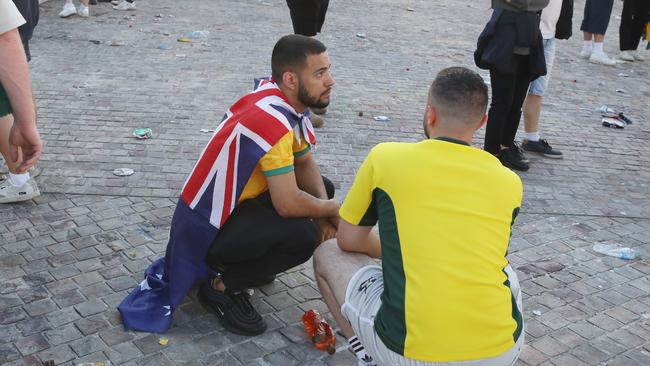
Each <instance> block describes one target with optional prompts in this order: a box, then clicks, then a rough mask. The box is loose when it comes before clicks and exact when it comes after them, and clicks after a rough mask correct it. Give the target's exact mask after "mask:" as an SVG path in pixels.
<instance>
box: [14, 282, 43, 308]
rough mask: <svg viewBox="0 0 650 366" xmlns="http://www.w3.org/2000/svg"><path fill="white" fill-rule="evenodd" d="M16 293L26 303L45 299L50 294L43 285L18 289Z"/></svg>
mask: <svg viewBox="0 0 650 366" xmlns="http://www.w3.org/2000/svg"><path fill="white" fill-rule="evenodd" d="M16 293H17V294H18V296H19V297H20V298H21V299H22V300H23V301H24V302H25V303H26V304H29V303H31V302H33V301H37V300H43V299H47V298H48V297H49V296H50V294H49V293H48V292H47V290H46V289H45V287H43V286H36V287H30V288H28V289H25V290H20V291H18V292H16Z"/></svg>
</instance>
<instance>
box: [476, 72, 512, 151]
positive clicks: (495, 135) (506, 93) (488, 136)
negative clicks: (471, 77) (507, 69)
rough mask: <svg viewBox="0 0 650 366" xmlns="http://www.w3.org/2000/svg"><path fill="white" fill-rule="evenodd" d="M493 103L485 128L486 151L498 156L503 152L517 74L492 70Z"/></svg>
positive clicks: (491, 103)
mask: <svg viewBox="0 0 650 366" xmlns="http://www.w3.org/2000/svg"><path fill="white" fill-rule="evenodd" d="M490 84H491V85H492V101H491V102H490V111H489V112H488V121H487V126H486V128H485V142H484V147H483V148H484V150H485V151H487V152H489V153H492V154H494V155H497V154H498V153H499V151H500V150H501V137H502V135H503V129H504V126H505V125H506V119H507V118H508V113H509V112H510V108H511V106H512V101H513V98H514V90H515V88H514V86H515V74H514V73H501V72H499V71H497V70H490Z"/></svg>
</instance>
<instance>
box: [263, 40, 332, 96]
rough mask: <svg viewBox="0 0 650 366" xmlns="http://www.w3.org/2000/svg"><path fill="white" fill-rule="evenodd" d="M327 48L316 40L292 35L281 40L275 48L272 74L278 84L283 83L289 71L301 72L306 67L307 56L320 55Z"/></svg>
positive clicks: (272, 58) (272, 59)
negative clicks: (284, 76) (283, 78)
mask: <svg viewBox="0 0 650 366" xmlns="http://www.w3.org/2000/svg"><path fill="white" fill-rule="evenodd" d="M325 51H327V47H325V45H324V44H323V43H322V42H320V41H319V40H316V39H314V38H310V37H306V36H302V35H299V34H290V35H287V36H284V37H282V38H280V40H279V41H278V42H277V43H276V44H275V47H273V55H272V56H271V74H272V76H273V79H274V80H275V82H276V83H278V84H279V83H281V82H282V74H284V73H285V72H287V71H291V72H299V71H301V70H302V68H303V67H304V66H305V63H306V61H307V56H309V55H320V54H321V53H323V52H325Z"/></svg>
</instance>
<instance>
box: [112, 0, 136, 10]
mask: <svg viewBox="0 0 650 366" xmlns="http://www.w3.org/2000/svg"><path fill="white" fill-rule="evenodd" d="M113 9H115V10H135V1H134V2H132V3H130V2H128V1H126V0H125V1H122V2H121V3H119V4H117V5H115V6H113Z"/></svg>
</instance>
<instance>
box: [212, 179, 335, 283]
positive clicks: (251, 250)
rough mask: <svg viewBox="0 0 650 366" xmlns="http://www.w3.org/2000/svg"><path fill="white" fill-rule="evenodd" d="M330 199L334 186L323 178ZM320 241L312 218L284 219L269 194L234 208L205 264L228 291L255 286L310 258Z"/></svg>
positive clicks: (332, 195)
mask: <svg viewBox="0 0 650 366" xmlns="http://www.w3.org/2000/svg"><path fill="white" fill-rule="evenodd" d="M323 183H324V184H325V189H326V190H327V196H328V197H329V198H330V199H331V198H333V197H334V185H333V184H332V182H331V181H330V180H329V179H327V178H325V177H323ZM319 241H320V231H319V227H318V225H317V224H316V223H315V222H314V221H312V220H311V219H309V218H289V219H287V218H283V217H281V216H280V215H279V214H278V213H277V211H276V210H275V208H274V207H273V202H272V201H271V194H270V193H269V192H268V191H266V192H264V193H262V194H261V195H259V196H257V197H255V198H253V199H249V200H246V201H244V202H242V203H240V204H238V205H237V207H235V210H234V211H233V213H232V214H231V215H230V217H228V220H227V221H226V223H225V224H224V226H223V228H222V229H221V231H219V234H218V235H217V238H216V239H215V240H214V242H213V243H212V246H211V247H210V250H209V251H208V255H207V256H206V263H207V264H208V266H210V268H212V269H213V270H215V271H217V272H219V273H221V275H222V280H223V282H224V284H225V285H226V287H227V288H229V289H232V290H241V289H244V288H249V287H254V286H255V285H256V284H258V283H260V282H263V281H264V280H266V279H268V278H269V277H271V276H273V275H275V274H278V273H281V272H284V271H286V270H287V269H289V268H293V267H295V266H297V265H299V264H302V263H304V262H306V261H307V260H308V259H309V258H311V256H312V254H313V253H314V250H315V249H316V246H317V245H318V244H320V243H319Z"/></svg>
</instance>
